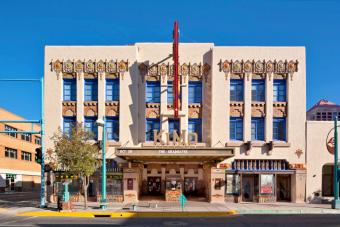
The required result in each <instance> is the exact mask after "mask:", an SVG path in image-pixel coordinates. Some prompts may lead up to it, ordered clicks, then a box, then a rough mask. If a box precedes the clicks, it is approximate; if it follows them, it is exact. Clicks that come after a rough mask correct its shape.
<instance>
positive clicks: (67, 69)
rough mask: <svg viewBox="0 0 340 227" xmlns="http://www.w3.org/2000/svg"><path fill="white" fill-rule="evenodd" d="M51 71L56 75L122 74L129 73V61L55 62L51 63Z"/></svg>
mask: <svg viewBox="0 0 340 227" xmlns="http://www.w3.org/2000/svg"><path fill="white" fill-rule="evenodd" d="M51 70H52V71H54V72H56V73H60V72H63V73H83V72H85V73H87V74H93V73H124V72H127V71H129V61H128V60H126V61H124V60H115V61H114V60H109V61H106V60H105V61H104V60H98V61H96V60H91V59H89V60H87V61H85V60H80V59H78V60H73V61H71V60H66V61H64V60H59V59H57V60H55V61H52V68H51Z"/></svg>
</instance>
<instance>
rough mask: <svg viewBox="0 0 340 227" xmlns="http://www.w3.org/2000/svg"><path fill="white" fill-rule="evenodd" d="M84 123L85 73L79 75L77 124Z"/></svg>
mask: <svg viewBox="0 0 340 227" xmlns="http://www.w3.org/2000/svg"><path fill="white" fill-rule="evenodd" d="M83 121H84V73H77V122H83Z"/></svg>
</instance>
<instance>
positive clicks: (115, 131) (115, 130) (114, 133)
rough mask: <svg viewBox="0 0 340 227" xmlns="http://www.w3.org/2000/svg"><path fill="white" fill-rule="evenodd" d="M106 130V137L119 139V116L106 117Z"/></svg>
mask: <svg viewBox="0 0 340 227" xmlns="http://www.w3.org/2000/svg"><path fill="white" fill-rule="evenodd" d="M105 120H106V132H107V139H108V140H114V141H119V118H118V117H106V118H105Z"/></svg>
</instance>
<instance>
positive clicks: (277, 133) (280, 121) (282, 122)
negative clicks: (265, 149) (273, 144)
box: [273, 117, 286, 141]
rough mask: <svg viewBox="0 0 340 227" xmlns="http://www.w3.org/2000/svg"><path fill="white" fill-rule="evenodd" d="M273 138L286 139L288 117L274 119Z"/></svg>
mask: <svg viewBox="0 0 340 227" xmlns="http://www.w3.org/2000/svg"><path fill="white" fill-rule="evenodd" d="M273 140H280V141H285V140H286V118H279V117H277V118H274V119H273Z"/></svg>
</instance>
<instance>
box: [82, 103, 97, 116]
mask: <svg viewBox="0 0 340 227" xmlns="http://www.w3.org/2000/svg"><path fill="white" fill-rule="evenodd" d="M84 116H87V117H94V116H98V103H97V102H95V101H90V102H84Z"/></svg>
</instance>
